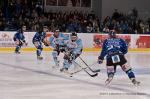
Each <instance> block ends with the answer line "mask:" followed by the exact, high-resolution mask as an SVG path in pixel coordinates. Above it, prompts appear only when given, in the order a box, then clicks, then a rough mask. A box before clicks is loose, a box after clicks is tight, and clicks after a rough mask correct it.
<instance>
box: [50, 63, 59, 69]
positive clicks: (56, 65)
mask: <svg viewBox="0 0 150 99" xmlns="http://www.w3.org/2000/svg"><path fill="white" fill-rule="evenodd" d="M52 68H53V69H55V68H59V61H57V62H55V66H52Z"/></svg>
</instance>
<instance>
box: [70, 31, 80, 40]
mask: <svg viewBox="0 0 150 99" xmlns="http://www.w3.org/2000/svg"><path fill="white" fill-rule="evenodd" d="M77 38H78V36H77V33H76V32H73V33H72V34H71V40H72V41H73V42H74V41H76V40H77Z"/></svg>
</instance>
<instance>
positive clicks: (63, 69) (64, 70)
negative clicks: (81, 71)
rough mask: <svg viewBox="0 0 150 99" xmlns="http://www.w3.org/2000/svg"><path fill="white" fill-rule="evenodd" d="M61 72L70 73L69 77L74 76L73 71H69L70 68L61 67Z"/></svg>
mask: <svg viewBox="0 0 150 99" xmlns="http://www.w3.org/2000/svg"><path fill="white" fill-rule="evenodd" d="M60 72H63V73H64V74H66V75H68V76H69V77H72V73H70V72H69V71H68V68H61V69H60Z"/></svg>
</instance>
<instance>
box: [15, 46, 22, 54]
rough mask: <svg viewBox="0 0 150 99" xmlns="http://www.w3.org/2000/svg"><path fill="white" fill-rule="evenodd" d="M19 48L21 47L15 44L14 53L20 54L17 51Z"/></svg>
mask: <svg viewBox="0 0 150 99" xmlns="http://www.w3.org/2000/svg"><path fill="white" fill-rule="evenodd" d="M20 48H21V47H20V46H19V45H17V46H16V49H15V53H16V54H20V52H19V50H20Z"/></svg>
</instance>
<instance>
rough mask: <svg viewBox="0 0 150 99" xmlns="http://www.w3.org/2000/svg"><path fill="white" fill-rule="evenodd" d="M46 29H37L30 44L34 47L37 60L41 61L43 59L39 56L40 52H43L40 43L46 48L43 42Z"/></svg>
mask: <svg viewBox="0 0 150 99" xmlns="http://www.w3.org/2000/svg"><path fill="white" fill-rule="evenodd" d="M47 30H48V29H47V27H46V26H44V27H41V28H39V30H38V32H36V33H35V35H34V37H33V39H32V42H33V44H34V46H35V47H36V49H37V50H36V55H37V59H39V60H42V59H43V57H42V56H41V53H42V50H43V45H42V43H44V45H46V46H48V45H47V44H46V42H45V41H44V39H45V37H46V32H47Z"/></svg>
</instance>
